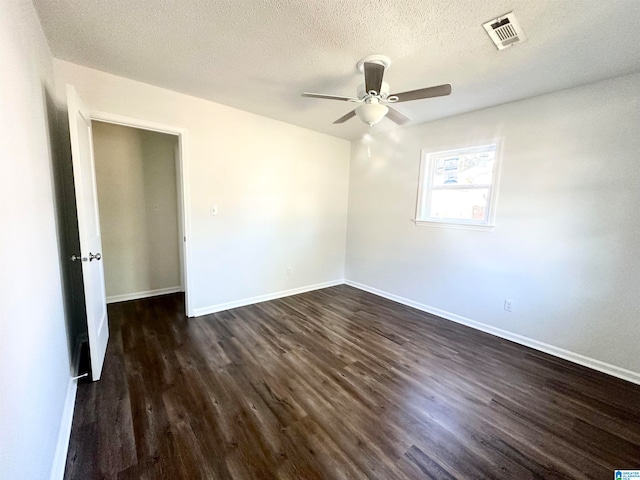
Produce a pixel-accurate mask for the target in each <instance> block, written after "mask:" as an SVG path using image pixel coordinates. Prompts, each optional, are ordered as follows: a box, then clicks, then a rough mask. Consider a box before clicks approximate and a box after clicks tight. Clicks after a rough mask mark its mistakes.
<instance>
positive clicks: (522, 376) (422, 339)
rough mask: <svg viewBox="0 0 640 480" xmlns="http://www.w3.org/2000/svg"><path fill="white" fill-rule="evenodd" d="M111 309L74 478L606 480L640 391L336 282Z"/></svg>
mask: <svg viewBox="0 0 640 480" xmlns="http://www.w3.org/2000/svg"><path fill="white" fill-rule="evenodd" d="M183 311H184V307H183V299H182V297H181V296H180V295H168V296H164V297H156V298H154V299H146V300H138V301H131V302H124V303H120V304H114V305H110V306H109V317H110V327H111V339H110V341H109V348H108V351H107V358H106V361H105V365H104V372H103V377H102V380H100V381H99V382H97V383H92V384H83V385H80V386H79V389H78V396H77V401H76V409H75V415H74V420H73V430H72V435H71V443H70V447H69V454H68V457H67V466H66V474H65V478H68V479H94V478H96V479H97V478H108V479H199V478H207V479H209V478H211V479H214V478H221V479H232V478H233V479H235V478H239V479H267V478H282V479H303V478H304V479H320V478H325V479H333V478H348V479H358V478H376V479H403V478H433V479H451V478H457V479H472V478H478V479H488V478H502V479H509V480H514V479H518V480H522V479H534V478H535V479H553V478H577V479H588V478H594V479H610V478H613V471H614V469H618V468H628V469H630V468H640V386H637V385H633V384H631V383H628V382H624V381H622V380H618V379H616V378H613V377H609V376H607V375H604V374H600V373H597V372H594V371H592V370H589V369H586V368H583V367H580V366H577V365H575V364H572V363H569V362H566V361H563V360H560V359H558V358H555V357H552V356H549V355H546V354H543V353H539V352H536V351H534V350H531V349H528V348H526V347H523V346H520V345H517V344H514V343H511V342H509V341H506V340H502V339H499V338H496V337H493V336H491V335H488V334H484V333H481V332H478V331H475V330H472V329H470V328H467V327H464V326H461V325H458V324H455V323H452V322H449V321H446V320H442V319H439V318H437V317H433V316H430V315H428V314H425V313H422V312H419V311H417V310H414V309H411V308H408V307H405V306H402V305H399V304H396V303H394V302H391V301H388V300H385V299H382V298H379V297H376V296H374V295H371V294H368V293H365V292H361V291H359V290H356V289H354V288H351V287H348V286H338V287H333V288H327V289H324V290H318V291H315V292H310V293H305V294H302V295H297V296H294V297H288V298H283V299H280V300H275V301H271V302H265V303H261V304H257V305H253V306H249V307H244V308H237V309H234V310H229V311H226V312H221V313H218V314H213V315H208V316H205V317H200V318H195V319H187V318H185V317H184V315H183V314H182V313H180V312H183Z"/></svg>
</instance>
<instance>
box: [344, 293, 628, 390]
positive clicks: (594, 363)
mask: <svg viewBox="0 0 640 480" xmlns="http://www.w3.org/2000/svg"><path fill="white" fill-rule="evenodd" d="M344 283H346V284H347V285H350V286H352V287H355V288H358V289H360V290H364V291H365V292H369V293H373V294H374V295H378V296H380V297H384V298H387V299H389V300H393V301H394V302H398V303H402V304H403V305H407V306H409V307H413V308H415V309H417V310H421V311H423V312H427V313H430V314H432V315H437V316H438V317H442V318H444V319H446V320H451V321H452V322H456V323H460V324H462V325H466V326H468V327H471V328H475V329H476V330H480V331H483V332H486V333H490V334H491V335H495V336H496V337H500V338H504V339H506V340H510V341H512V342H515V343H519V344H520V345H524V346H526V347H530V348H533V349H534V350H539V351H541V352H544V353H548V354H550V355H553V356H556V357H560V358H563V359H565V360H568V361H570V362H573V363H577V364H578V365H582V366H585V367H588V368H591V369H593V370H597V371H599V372H602V373H606V374H608V375H612V376H614V377H618V378H621V379H623V380H627V381H628V382H632V383H636V384H638V385H640V373H638V372H633V371H631V370H627V369H625V368H622V367H618V366H616V365H611V364H609V363H606V362H603V361H601V360H596V359H595V358H591V357H587V356H585V355H581V354H579V353H575V352H571V351H569V350H565V349H563V348H559V347H555V346H553V345H549V344H548V343H543V342H539V341H538V340H533V339H531V338H529V337H525V336H523V335H518V334H517V333H511V332H508V331H507V330H502V329H500V328H496V327H492V326H491V325H487V324H486V323H481V322H477V321H475V320H471V319H470V318H467V317H463V316H461V315H456V314H455V313H451V312H447V311H446V310H441V309H439V308H435V307H431V306H429V305H425V304H423V303H419V302H414V301H413V300H409V299H408V298H404V297H400V296H398V295H394V294H393V293H389V292H385V291H384V290H379V289H377V288H374V287H370V286H369V285H364V284H362V283H358V282H354V281H351V280H345V282H344Z"/></svg>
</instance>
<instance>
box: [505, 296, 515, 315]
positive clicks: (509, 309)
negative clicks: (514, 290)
mask: <svg viewBox="0 0 640 480" xmlns="http://www.w3.org/2000/svg"><path fill="white" fill-rule="evenodd" d="M504 309H505V310H506V311H507V312H513V300H511V299H510V298H507V299H506V300H505V301H504Z"/></svg>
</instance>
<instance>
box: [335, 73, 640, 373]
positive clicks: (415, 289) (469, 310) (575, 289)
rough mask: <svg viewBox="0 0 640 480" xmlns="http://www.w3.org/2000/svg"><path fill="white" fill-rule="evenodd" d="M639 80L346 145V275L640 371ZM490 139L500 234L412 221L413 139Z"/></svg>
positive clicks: (434, 145)
mask: <svg viewBox="0 0 640 480" xmlns="http://www.w3.org/2000/svg"><path fill="white" fill-rule="evenodd" d="M638 85H640V74H634V75H629V76H624V77H619V78H615V79H611V80H607V81H603V82H600V83H595V84H591V85H587V86H583V87H580V88H573V89H569V90H563V91H559V92H556V93H552V94H549V95H544V96H540V97H536V98H531V99H528V100H523V101H519V102H514V103H509V104H505V105H501V106H497V107H493V108H488V109H485V110H481V111H476V112H472V113H469V114H465V115H459V116H455V117H450V118H446V119H443V120H439V121H435V122H431V123H427V124H423V125H418V126H415V127H411V128H405V129H401V130H397V131H396V132H393V133H391V134H388V135H373V136H372V137H371V138H364V139H362V140H360V141H356V142H353V145H352V155H351V173H350V196H349V221H348V240H347V245H348V246H347V267H346V276H347V278H348V279H349V280H351V281H354V282H357V283H359V284H361V285H364V286H367V287H369V288H375V289H378V290H380V291H382V292H386V293H387V294H393V295H396V296H398V297H402V298H403V299H405V300H409V301H411V302H415V303H417V304H420V305H422V306H423V307H427V308H428V309H430V310H432V311H439V312H441V313H444V314H446V315H448V316H450V317H451V316H453V317H457V318H458V319H462V320H464V321H467V320H470V321H475V322H479V323H480V324H482V325H484V326H488V327H490V328H494V329H495V328H497V329H500V330H501V331H503V332H510V333H512V334H516V335H520V336H523V337H526V338H528V339H533V340H534V341H536V342H543V343H544V344H548V345H551V346H554V347H559V348H560V349H565V350H567V351H569V352H573V353H577V354H580V355H583V356H586V357H589V358H590V359H596V360H598V361H601V362H605V363H607V364H610V365H613V366H616V367H620V368H622V369H626V370H629V371H631V372H636V375H638V373H640V356H638V354H637V351H638V349H637V346H638V344H639V343H640V328H638V327H639V324H638V311H640V296H638V292H639V291H640V274H639V272H640V242H638V236H639V234H640V216H639V215H638V212H637V206H638V205H640V189H639V188H638V185H639V184H640V135H638V132H639V131H640V95H638ZM449 98H450V101H452V102H455V101H456V98H455V86H454V90H453V94H452V95H451V97H449ZM494 137H500V138H501V139H502V144H503V157H502V177H501V181H500V185H499V193H498V203H497V220H496V228H495V231H494V232H479V231H468V230H460V229H452V228H434V227H425V226H416V225H414V224H413V223H412V221H411V219H413V218H414V217H415V211H416V194H417V189H418V173H419V165H420V154H421V153H420V152H421V149H426V150H427V151H439V150H446V149H449V148H452V147H459V146H460V147H462V146H472V145H476V144H482V142H484V141H486V140H487V139H492V138H494ZM505 299H513V301H514V308H513V312H512V313H509V312H506V311H505V310H504V309H503V305H504V300H505ZM637 378H638V379H640V376H637Z"/></svg>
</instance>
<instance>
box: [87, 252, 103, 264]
mask: <svg viewBox="0 0 640 480" xmlns="http://www.w3.org/2000/svg"><path fill="white" fill-rule="evenodd" d="M101 258H102V255H101V254H100V253H96V254H95V255H94V254H93V253H91V252H89V261H90V262H91V261H93V260H100V259H101Z"/></svg>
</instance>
